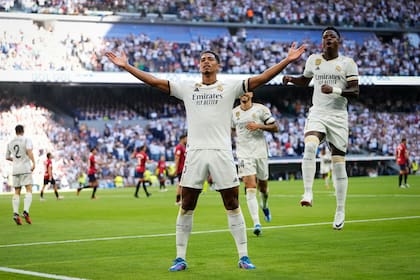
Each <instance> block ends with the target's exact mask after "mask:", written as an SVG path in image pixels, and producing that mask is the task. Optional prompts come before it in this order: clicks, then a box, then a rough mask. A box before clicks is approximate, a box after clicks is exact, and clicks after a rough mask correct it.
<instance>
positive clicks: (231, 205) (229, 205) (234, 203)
mask: <svg viewBox="0 0 420 280" xmlns="http://www.w3.org/2000/svg"><path fill="white" fill-rule="evenodd" d="M238 207H239V200H238V199H237V198H235V197H232V198H231V199H227V200H226V201H225V208H226V210H228V211H229V210H235V209H237V208H238Z"/></svg>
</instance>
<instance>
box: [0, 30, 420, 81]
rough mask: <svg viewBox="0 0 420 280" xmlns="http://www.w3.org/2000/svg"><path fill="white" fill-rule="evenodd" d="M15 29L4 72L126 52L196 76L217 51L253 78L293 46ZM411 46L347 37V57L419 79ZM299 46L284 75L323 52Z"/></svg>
mask: <svg viewBox="0 0 420 280" xmlns="http://www.w3.org/2000/svg"><path fill="white" fill-rule="evenodd" d="M14 28H15V29H7V28H5V27H2V26H0V30H1V31H3V36H2V38H1V39H0V51H1V52H0V70H38V71H99V72H103V71H105V72H113V71H120V70H119V69H118V68H116V66H115V65H113V64H112V63H110V62H109V61H108V59H107V58H106V57H105V56H104V53H105V52H106V51H114V52H115V51H117V52H118V51H120V50H123V51H125V52H126V53H127V55H128V57H129V60H130V63H131V64H133V65H135V66H136V67H138V68H139V69H142V70H145V71H149V72H165V73H197V72H198V71H199V67H198V63H199V62H198V60H197V59H196V58H197V57H199V53H200V52H201V51H202V50H207V49H212V50H214V51H216V52H218V53H219V54H220V57H221V59H222V61H224V63H223V65H222V70H221V72H222V73H227V74H254V73H260V72H262V71H264V70H265V69H267V68H268V67H270V66H272V65H274V64H275V63H278V62H279V61H280V60H281V59H283V58H284V57H285V56H286V55H287V50H288V49H289V46H290V42H280V41H264V40H261V39H257V38H252V39H247V38H246V35H245V37H244V35H243V34H244V32H243V30H240V31H239V32H238V35H234V36H230V35H224V36H222V37H218V38H215V39H204V38H199V39H197V40H192V41H191V42H189V43H178V42H172V41H166V40H164V39H162V38H159V39H156V40H152V39H151V38H150V37H149V36H148V35H147V34H144V33H140V34H129V35H121V36H125V37H121V38H104V37H101V38H93V37H90V36H88V35H86V34H85V35H82V34H77V35H75V34H61V33H60V32H56V31H54V29H53V28H51V29H48V30H47V29H45V28H44V27H43V26H38V25H35V24H34V25H32V26H26V27H25V28H22V27H14ZM16 28H17V29H16ZM245 31H246V30H245ZM262 32H263V30H262ZM245 33H246V32H245ZM409 42H410V40H408V38H407V35H402V37H401V38H398V37H393V38H392V40H387V39H386V38H385V37H383V38H381V37H380V38H377V37H372V38H368V39H366V40H365V41H364V42H363V44H360V43H357V42H356V41H354V40H346V39H345V38H344V42H343V52H344V53H346V55H348V56H350V57H353V58H354V60H355V61H356V63H357V65H358V66H359V73H360V75H380V76H382V75H383V76H419V75H420V48H419V47H418V45H417V46H416V43H415V42H413V43H409ZM299 43H305V44H307V46H308V50H309V51H308V53H307V54H305V55H304V56H303V58H302V59H301V60H299V61H298V62H296V63H293V64H291V65H290V67H288V68H287V69H285V71H284V72H285V74H297V73H301V72H302V69H303V67H304V61H305V59H306V57H307V56H308V55H309V54H310V53H312V52H315V51H317V50H318V47H319V46H318V45H317V44H316V43H314V42H312V41H305V42H299Z"/></svg>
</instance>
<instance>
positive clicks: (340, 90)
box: [332, 87, 343, 95]
mask: <svg viewBox="0 0 420 280" xmlns="http://www.w3.org/2000/svg"><path fill="white" fill-rule="evenodd" d="M342 92H343V90H342V89H341V88H338V87H333V88H332V93H337V94H338V95H341V93H342Z"/></svg>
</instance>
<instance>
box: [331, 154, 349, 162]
mask: <svg viewBox="0 0 420 280" xmlns="http://www.w3.org/2000/svg"><path fill="white" fill-rule="evenodd" d="M331 161H332V163H340V162H345V161H346V160H345V158H344V156H342V155H333V156H332V157H331Z"/></svg>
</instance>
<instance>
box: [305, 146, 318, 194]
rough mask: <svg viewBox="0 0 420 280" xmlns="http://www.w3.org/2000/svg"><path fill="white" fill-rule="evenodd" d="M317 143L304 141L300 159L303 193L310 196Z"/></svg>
mask: <svg viewBox="0 0 420 280" xmlns="http://www.w3.org/2000/svg"><path fill="white" fill-rule="evenodd" d="M317 149H318V144H317V143H315V142H311V141H309V142H307V143H305V151H304V153H303V160H302V177H303V187H304V190H305V195H308V196H311V197H312V186H313V184H314V178H315V171H316V151H317Z"/></svg>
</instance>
